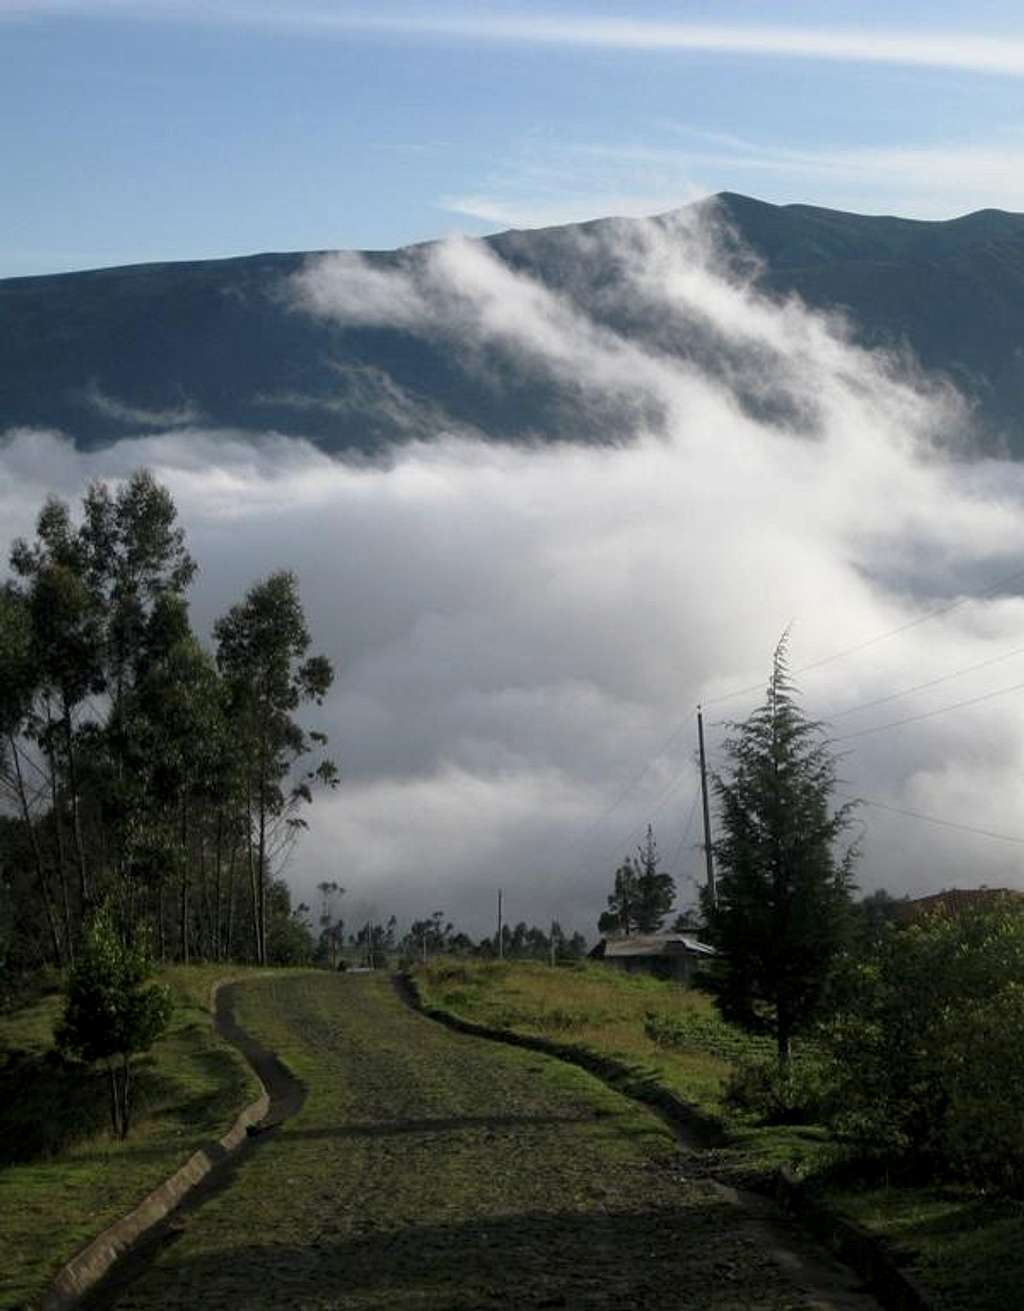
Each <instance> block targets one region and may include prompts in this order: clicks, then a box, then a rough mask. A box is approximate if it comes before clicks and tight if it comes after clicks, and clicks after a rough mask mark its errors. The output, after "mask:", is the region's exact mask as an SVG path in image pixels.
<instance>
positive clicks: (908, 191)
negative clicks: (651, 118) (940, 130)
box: [438, 124, 1024, 228]
mask: <svg viewBox="0 0 1024 1311" xmlns="http://www.w3.org/2000/svg"><path fill="white" fill-rule="evenodd" d="M663 130H668V131H670V132H676V131H677V134H678V137H679V144H678V145H676V144H671V143H670V144H656V145H651V144H643V143H629V142H627V143H622V142H604V143H602V142H577V143H566V144H562V145H557V146H550V147H548V146H537V147H534V148H532V149H530V150H523V151H520V152H519V153H518V154H517V155H515V156H512V157H510V158H509V160H508V161H507V162H506V163H505V164H504V165H503V166H502V167H500V168H496V169H495V170H494V171H493V173H492V174H491V175H490V176H487V177H484V178H482V179H481V180H480V182H479V184H478V185H477V186H475V187H474V188H472V190H468V191H466V192H462V193H459V194H450V195H447V196H444V197H442V198H441V199H440V200H439V201H438V204H439V206H440V207H441V208H443V209H446V210H448V211H449V212H452V213H456V214H461V215H464V216H466V217H469V218H473V219H476V220H478V221H480V222H484V223H490V224H492V225H503V226H509V227H523V228H532V227H545V226H548V225H550V224H556V223H572V222H582V221H585V220H587V219H590V218H593V217H594V215H595V214H602V215H609V214H616V215H619V216H622V217H639V216H641V215H645V214H646V215H650V214H657V213H664V212H666V211H668V210H672V209H675V208H677V207H679V206H682V205H685V204H689V203H692V202H693V201H695V200H699V199H701V198H703V197H705V196H708V195H710V194H713V193H715V192H717V191H721V190H729V191H741V192H745V193H746V194H748V195H757V196H760V197H762V198H764V199H770V198H771V197H772V196H778V197H779V199H780V200H785V201H788V200H789V199H790V198H792V197H793V196H797V197H799V199H800V200H801V201H802V202H804V203H807V204H823V205H826V206H828V207H829V208H833V209H834V208H846V209H850V210H853V211H856V212H858V213H899V214H901V215H903V216H904V217H913V218H923V219H948V218H953V217H956V216H957V215H961V214H965V213H968V212H970V211H972V210H976V209H985V208H995V209H1009V210H1018V211H1024V142H1022V140H1021V138H1020V135H1019V134H1017V133H1009V132H1007V133H1004V134H1002V135H1001V137H1000V138H999V140H998V142H997V143H995V144H993V145H991V146H989V147H988V148H982V149H979V148H977V147H972V146H971V145H969V144H967V143H964V142H959V141H950V142H947V143H943V144H939V145H928V146H924V145H922V146H917V145H912V144H911V145H903V146H867V145H866V146H853V147H850V146H843V145H838V144H837V145H836V146H834V147H823V148H821V149H814V150H807V149H803V150H801V149H793V148H791V147H786V146H781V145H777V144H775V143H773V142H758V141H750V140H744V139H742V138H738V137H729V136H725V135H721V134H716V133H702V132H696V131H694V130H693V129H691V128H688V127H687V128H680V129H678V130H677V129H675V127H674V125H672V124H666V125H663ZM766 192H767V193H769V194H767V195H766Z"/></svg>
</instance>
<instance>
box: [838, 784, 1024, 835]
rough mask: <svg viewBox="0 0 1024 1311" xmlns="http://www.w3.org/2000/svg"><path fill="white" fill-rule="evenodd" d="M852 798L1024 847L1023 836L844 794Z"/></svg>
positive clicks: (880, 807)
mask: <svg viewBox="0 0 1024 1311" xmlns="http://www.w3.org/2000/svg"><path fill="white" fill-rule="evenodd" d="M844 795H846V796H849V797H850V798H851V799H852V800H857V801H859V802H860V803H861V804H862V805H865V806H871V807H872V808H873V809H875V810H885V811H888V812H889V813H890V814H893V815H906V816H908V817H909V818H910V819H919V820H923V821H924V822H925V823H926V824H937V825H939V826H940V827H941V828H951V829H956V830H957V831H958V832H960V833H975V834H977V835H979V836H980V837H983V838H994V839H995V840H996V841H997V842H1011V843H1013V844H1014V845H1016V846H1021V847H1024V837H1017V836H1015V835H1013V834H1010V833H996V832H994V831H993V830H992V829H987V828H979V827H977V826H976V825H974V824H960V823H957V821H956V820H952V819H940V818H939V817H938V815H926V814H924V813H923V812H922V811H920V810H907V809H905V808H904V807H902V806H890V805H889V803H888V802H886V801H875V800H873V799H872V798H871V797H854V795H853V794H852V793H846V794H844Z"/></svg>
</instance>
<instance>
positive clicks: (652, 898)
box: [597, 824, 676, 934]
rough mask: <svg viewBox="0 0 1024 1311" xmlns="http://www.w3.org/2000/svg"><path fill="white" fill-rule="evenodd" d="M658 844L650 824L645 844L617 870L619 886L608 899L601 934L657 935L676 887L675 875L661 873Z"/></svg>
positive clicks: (600, 929)
mask: <svg viewBox="0 0 1024 1311" xmlns="http://www.w3.org/2000/svg"><path fill="white" fill-rule="evenodd" d="M659 863H660V856H659V854H658V844H657V843H656V842H655V840H654V830H653V829H652V828H651V826H650V824H648V825H647V834H646V837H645V838H644V841H643V842H642V843H641V845H640V846H639V847H637V851H636V855H635V856H627V857H626V859H625V860H624V861H623V863H622V864H621V865H620V866H619V868H618V869H617V870H616V871H615V884H614V887H613V889H612V891H611V893H610V895H609V897H608V909H607V910H606V911H605V912H604V913H603V914H602V915H601V917H600V919H599V920H598V924H597V927H598V929H599V931H600V932H601V933H608V934H616V933H622V934H630V933H657V932H658V930H659V929H660V928H661V926H662V924H663V923H664V920H665V916H666V915H667V914H668V913H669V911H670V910H671V909H672V903H673V901H674V900H675V896H676V885H675V882H674V881H673V879H672V876H671V874H666V873H664V872H663V871H662V870H659V868H658V865H659Z"/></svg>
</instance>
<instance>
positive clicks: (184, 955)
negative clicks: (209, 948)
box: [181, 797, 189, 965]
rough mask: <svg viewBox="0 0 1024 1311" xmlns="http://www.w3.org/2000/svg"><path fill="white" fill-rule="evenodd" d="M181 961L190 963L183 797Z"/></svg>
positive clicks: (182, 801) (186, 843)
mask: <svg viewBox="0 0 1024 1311" xmlns="http://www.w3.org/2000/svg"><path fill="white" fill-rule="evenodd" d="M181 961H182V964H183V965H187V964H188V963H189V953H188V806H187V803H186V801H185V798H184V797H182V799H181Z"/></svg>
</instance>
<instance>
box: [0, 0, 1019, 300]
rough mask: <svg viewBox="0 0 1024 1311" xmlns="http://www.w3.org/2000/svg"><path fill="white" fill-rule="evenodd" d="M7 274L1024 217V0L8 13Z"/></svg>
mask: <svg viewBox="0 0 1024 1311" xmlns="http://www.w3.org/2000/svg"><path fill="white" fill-rule="evenodd" d="M0 159H2V161H3V170H4V172H3V176H4V182H5V186H4V203H3V206H2V207H0V276H12V275H18V274H32V273H43V272H50V271H57V270H62V269H72V268H87V267H95V266H102V265H108V264H120V263H128V262H137V261H142V260H161V259H189V258H200V257H214V256H222V255H230V254H242V253H248V252H253V251H258V250H270V249H275V250H282V249H322V248H331V247H356V248H367V247H388V246H394V245H400V244H404V243H407V242H410V241H416V240H424V239H428V238H432V237H437V236H441V235H443V234H445V233H449V232H453V231H463V232H469V233H483V232H487V231H494V230H498V229H501V228H504V227H509V226H537V225H541V224H544V223H557V222H565V221H570V220H573V219H582V218H588V217H597V216H600V215H604V214H609V213H633V214H636V213H650V212H655V211H658V210H664V209H669V208H672V207H674V206H676V205H680V204H684V203H686V202H687V201H689V200H692V199H694V198H696V197H697V196H699V195H702V194H705V193H707V192H713V191H719V190H733V191H742V192H745V193H747V194H751V195H756V196H759V197H761V198H763V199H766V200H771V201H775V202H779V203H785V202H791V201H805V202H810V203H815V204H822V205H829V206H834V207H838V208H846V209H855V210H860V211H864V212H875V213H878V212H889V213H900V214H906V215H911V216H917V217H922V218H941V217H950V216H952V215H955V214H958V213H963V212H966V211H969V210H972V209H977V208H981V207H983V206H997V207H1000V208H1005V209H1018V210H1024V18H1022V17H1021V11H1020V9H1019V6H1018V5H1011V4H1010V3H989V4H984V3H981V4H973V5H970V6H967V5H966V4H951V3H947V4H941V3H932V4H918V3H902V4H901V3H898V0H897V3H890V4H885V5H883V4H880V3H875V2H874V0H866V2H865V0H861V3H857V4H848V3H843V2H842V0H832V2H830V3H828V4H825V3H814V4H810V3H803V4H786V3H773V4H771V5H766V4H764V3H763V0H760V2H757V3H755V2H752V0H747V2H746V3H744V2H742V0H719V3H676V4H668V3H664V2H661V3H657V2H655V0H637V2H636V3H632V4H628V5H627V4H624V3H617V4H613V3H603V4H599V3H588V4H583V3H579V2H576V3H574V2H573V0H562V3H560V4H557V5H556V4H554V3H540V2H539V0H518V3H511V2H509V3H505V2H504V0H475V3H473V4H468V3H466V0H461V3H460V2H459V0H447V3H446V2H445V0H438V3H436V4H435V3H431V4H430V5H427V4H424V3H422V0H421V2H420V3H417V4H410V3H402V2H401V0H394V2H391V0H378V3H376V4H374V5H371V4H367V3H363V2H361V0H358V2H353V3H346V2H344V0H336V2H335V3H331V2H330V0H287V3H285V0H277V3H271V2H270V0H215V2H211V0H205V2H203V0H0Z"/></svg>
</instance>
